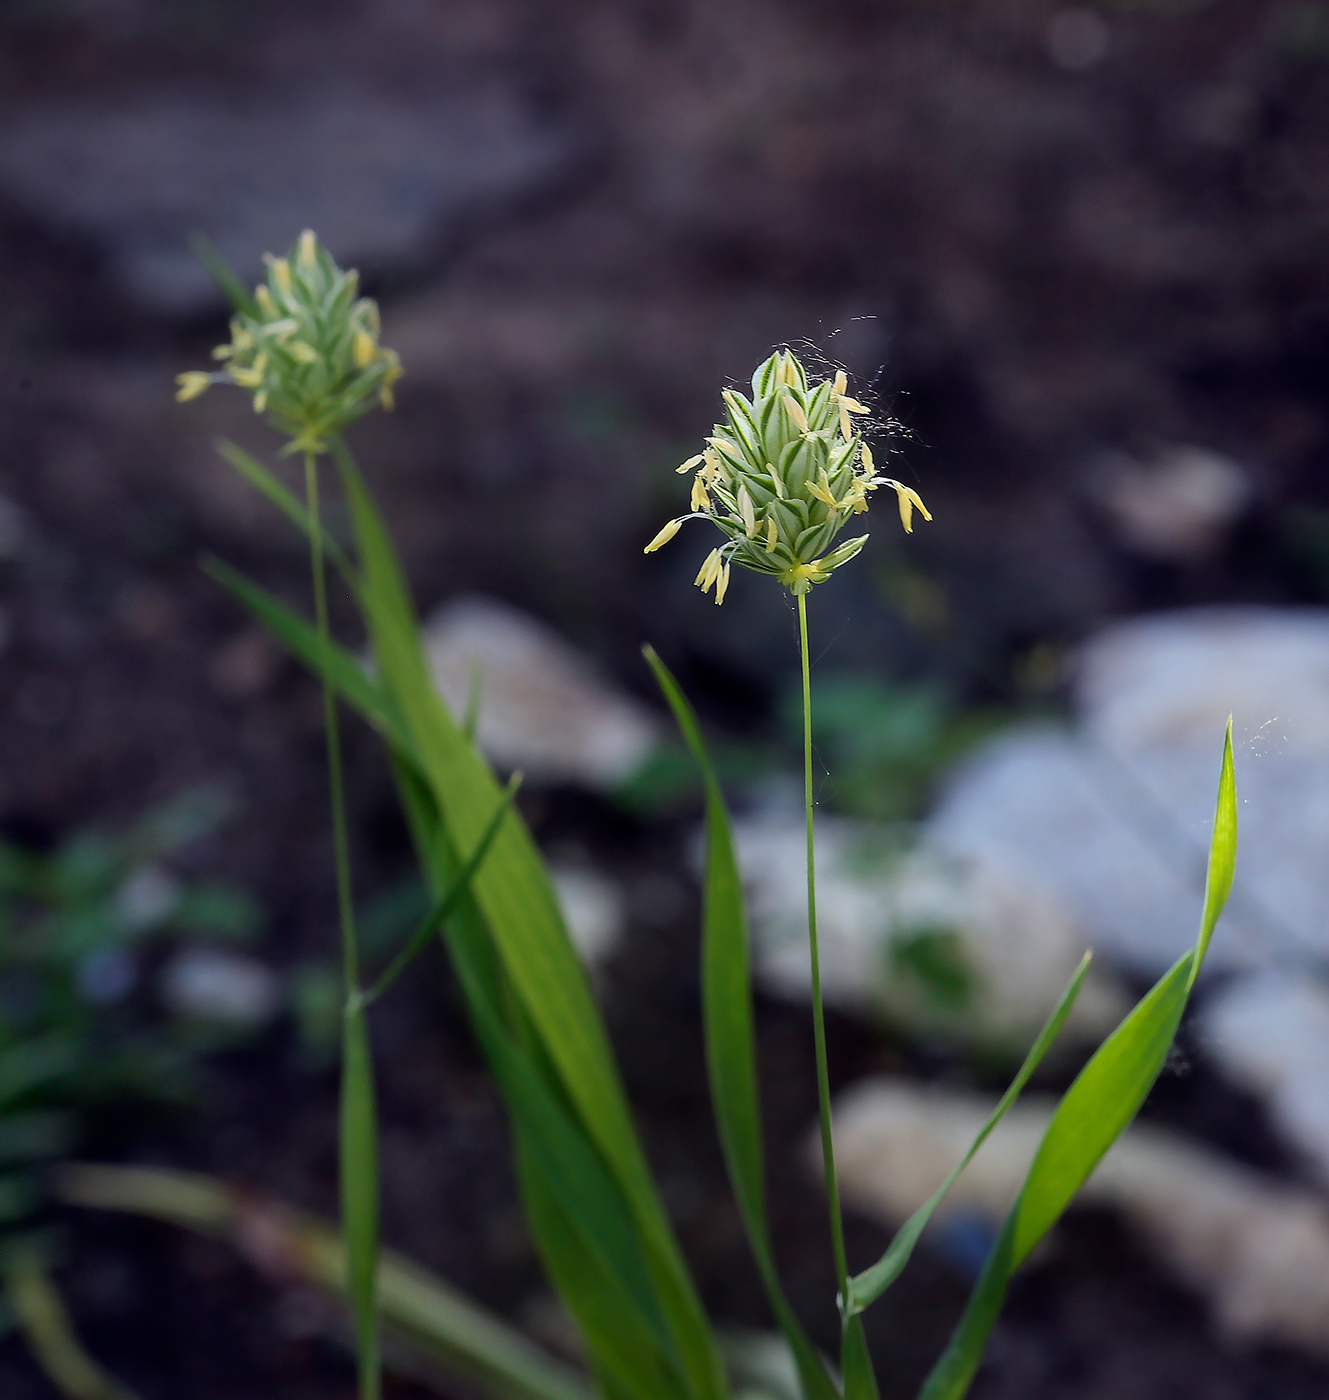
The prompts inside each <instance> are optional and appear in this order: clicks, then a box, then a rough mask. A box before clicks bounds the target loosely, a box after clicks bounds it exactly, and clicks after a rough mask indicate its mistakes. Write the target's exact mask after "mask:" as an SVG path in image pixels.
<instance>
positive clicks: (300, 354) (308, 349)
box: [286, 340, 319, 365]
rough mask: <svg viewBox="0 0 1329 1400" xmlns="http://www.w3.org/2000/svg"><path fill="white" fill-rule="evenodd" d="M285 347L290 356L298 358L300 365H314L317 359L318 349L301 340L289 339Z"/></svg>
mask: <svg viewBox="0 0 1329 1400" xmlns="http://www.w3.org/2000/svg"><path fill="white" fill-rule="evenodd" d="M286 349H287V352H288V353H289V355H290V356H291V358H292V359H293V360H298V361H299V362H300V363H301V364H302V365H316V364H317V363H318V361H319V353H318V351H317V350H315V349H314V347H313V346H312V345H309V344H307V343H306V342H305V341H303V340H293V341H291V343H290V344H289V345H288V346H287V347H286Z"/></svg>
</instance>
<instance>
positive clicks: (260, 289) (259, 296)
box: [254, 283, 277, 316]
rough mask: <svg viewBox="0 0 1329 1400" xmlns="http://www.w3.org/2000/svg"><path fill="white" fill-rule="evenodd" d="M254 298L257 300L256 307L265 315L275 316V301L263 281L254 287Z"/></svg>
mask: <svg viewBox="0 0 1329 1400" xmlns="http://www.w3.org/2000/svg"><path fill="white" fill-rule="evenodd" d="M254 300H255V301H256V302H258V309H259V310H260V311H261V312H262V313H263V314H264V315H265V316H275V315H276V314H277V303H276V302H275V301H273V299H272V293H271V292H270V291H268V289H267V287H266V286H265V285H263V283H259V285H258V286H257V287H255V288H254Z"/></svg>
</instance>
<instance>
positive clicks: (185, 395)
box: [175, 369, 212, 403]
mask: <svg viewBox="0 0 1329 1400" xmlns="http://www.w3.org/2000/svg"><path fill="white" fill-rule="evenodd" d="M175 382H176V383H177V384H178V385H179V386H180V387H179V388H178V389H177V390H176V391H175V397H176V401H177V402H179V403H188V402H189V400H190V399H196V398H198V396H199V395H200V394H201V393H203V392H204V391H205V390H206V389H207V387H208V385H209V384H211V383H212V376H211V375H210V374H204V373H203V371H202V370H201V369H191V370H186V371H185V373H184V374H177V375H176V376H175Z"/></svg>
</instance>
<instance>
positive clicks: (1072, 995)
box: [849, 953, 1091, 1313]
mask: <svg viewBox="0 0 1329 1400" xmlns="http://www.w3.org/2000/svg"><path fill="white" fill-rule="evenodd" d="M1090 957H1091V955H1090V954H1089V953H1086V954H1085V955H1084V957H1083V958H1082V959H1081V960H1080V965H1079V967H1078V968H1076V970H1075V975H1074V976H1073V977H1072V978H1071V980H1070V982H1069V983H1068V984H1067V986H1066V990H1065V991H1064V992H1063V993H1062V994H1061V1000H1060V1001H1059V1002H1058V1003H1057V1005H1056V1006H1055V1007H1054V1008H1053V1010H1052V1014H1051V1015H1050V1016H1049V1017H1048V1019H1047V1020H1046V1021H1045V1022H1044V1024H1043V1029H1042V1030H1041V1031H1039V1033H1038V1037H1037V1039H1036V1040H1035V1041H1034V1043H1033V1045H1031V1046H1030V1047H1029V1053H1028V1054H1027V1055H1026V1056H1025V1057H1024V1063H1023V1064H1022V1065H1021V1066H1020V1069H1019V1072H1018V1073H1017V1074H1016V1076H1015V1078H1014V1079H1013V1080H1011V1084H1010V1087H1009V1088H1008V1089H1007V1090H1006V1092H1005V1093H1004V1094H1003V1095H1002V1096H1001V1099H1000V1101H999V1102H998V1104H997V1106H996V1108H994V1109H993V1110H992V1116H991V1117H990V1118H989V1119H988V1121H987V1122H986V1123H985V1124H984V1125H983V1128H982V1131H981V1132H979V1134H978V1136H977V1137H976V1138H975V1139H974V1140H973V1142H972V1143H971V1144H970V1147H969V1150H968V1152H966V1153H965V1154H964V1156H963V1157H962V1158H961V1159H960V1161H959V1162H957V1163H956V1165H955V1167H954V1168H953V1169H952V1171H951V1172H950V1174H949V1175H948V1176H947V1177H946V1179H945V1181H943V1182H942V1183H941V1185H940V1186H939V1187H938V1188H937V1190H936V1192H935V1193H934V1194H933V1196H932V1197H931V1198H930V1199H929V1200H928V1201H927V1202H926V1203H925V1204H923V1205H921V1206H919V1208H918V1209H917V1210H916V1211H915V1212H914V1213H913V1215H911V1216H910V1217H909V1219H908V1220H906V1221H905V1223H904V1224H903V1225H902V1226H901V1227H900V1229H899V1230H898V1231H897V1232H896V1235H895V1238H894V1239H893V1240H892V1241H891V1242H890V1245H889V1246H888V1247H887V1249H886V1252H885V1253H884V1254H883V1255H882V1256H881V1258H880V1259H878V1260H877V1262H876V1263H875V1264H873V1265H872V1267H871V1268H870V1269H865V1270H864V1271H863V1272H862V1273H861V1274H858V1275H856V1276H855V1277H854V1278H852V1279H850V1281H849V1301H850V1309H851V1311H853V1312H856V1313H858V1312H862V1311H863V1309H864V1308H866V1307H867V1306H868V1305H869V1304H870V1303H872V1302H874V1301H875V1300H876V1299H877V1298H880V1297H881V1295H882V1294H883V1293H884V1292H885V1291H886V1290H887V1289H888V1288H889V1287H890V1286H891V1284H893V1283H894V1282H895V1280H896V1279H897V1278H899V1277H900V1274H901V1273H902V1272H903V1270H904V1267H905V1265H906V1264H907V1263H908V1262H909V1258H910V1256H911V1255H912V1254H913V1252H914V1246H915V1245H917V1243H918V1240H919V1237H920V1236H921V1235H922V1233H923V1231H924V1229H925V1228H926V1227H927V1224H928V1222H929V1221H930V1220H931V1219H932V1217H933V1215H934V1214H935V1212H936V1210H937V1207H938V1206H939V1205H941V1203H942V1201H944V1200H945V1199H946V1197H947V1196H948V1195H949V1194H950V1191H951V1187H953V1186H954V1185H955V1183H956V1181H958V1180H959V1177H960V1173H961V1172H962V1171H964V1169H965V1168H966V1167H967V1166H968V1165H969V1163H970V1162H972V1161H973V1159H974V1154H975V1153H976V1152H977V1151H978V1149H979V1148H980V1147H982V1146H983V1144H984V1143H985V1142H986V1141H987V1140H988V1138H989V1136H991V1133H992V1130H993V1128H995V1127H996V1126H997V1124H998V1123H1000V1122H1001V1120H1002V1119H1003V1118H1004V1117H1005V1116H1006V1110H1007V1109H1008V1108H1010V1106H1011V1105H1012V1104H1013V1103H1014V1102H1015V1100H1016V1099H1017V1098H1019V1096H1020V1094H1021V1093H1023V1091H1024V1087H1025V1085H1026V1084H1028V1082H1029V1079H1030V1076H1031V1075H1032V1074H1033V1073H1034V1071H1035V1070H1036V1069H1037V1068H1038V1066H1039V1064H1040V1062H1041V1061H1042V1059H1043V1057H1044V1056H1045V1055H1046V1054H1047V1052H1048V1051H1049V1050H1050V1049H1051V1048H1052V1042H1053V1041H1054V1040H1056V1038H1057V1036H1058V1034H1059V1033H1060V1032H1061V1028H1062V1026H1064V1025H1065V1024H1066V1018H1067V1017H1068V1016H1069V1015H1070V1014H1071V1008H1072V1007H1073V1006H1074V1005H1075V1000H1076V998H1077V997H1078V996H1079V995H1080V989H1081V987H1083V986H1084V979H1085V976H1086V974H1087V973H1088V971H1089V961H1090Z"/></svg>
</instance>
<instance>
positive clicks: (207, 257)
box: [189, 231, 258, 316]
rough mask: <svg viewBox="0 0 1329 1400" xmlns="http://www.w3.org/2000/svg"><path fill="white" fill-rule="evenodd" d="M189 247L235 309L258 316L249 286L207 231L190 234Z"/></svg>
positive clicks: (247, 314) (248, 314)
mask: <svg viewBox="0 0 1329 1400" xmlns="http://www.w3.org/2000/svg"><path fill="white" fill-rule="evenodd" d="M189 247H190V250H191V251H192V252H193V254H194V256H195V257H196V258H197V259H198V260H199V262H201V263H202V264H203V267H204V269H205V270H206V271H207V274H208V276H209V277H211V278H212V280H213V281H214V282H215V283H216V284H217V287H218V289H219V290H220V291H221V294H222V295H223V296H224V297H225V298H226V300H227V301H229V302H230V303H231V307H232V309H233V310H235V311H240V312H243V313H244V314H245V315H246V316H257V314H258V307H257V306H255V304H254V298H253V295H252V293H251V292H250V290H249V288H248V287H246V286H245V284H244V283H243V282H242V281H241V280H240V279H239V278H238V277H237V276H236V275H235V273H234V272H233V271H232V270H231V267H230V264H229V263H228V262H227V261H226V259H225V258H223V257H222V255H221V254H220V253H219V252H218V251H217V250H216V248H215V247H213V244H212V240H211V239H210V238H209V237H208V236H207V234H205V233H200V232H197V231H196V232H194V233H191V234H190V235H189Z"/></svg>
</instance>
